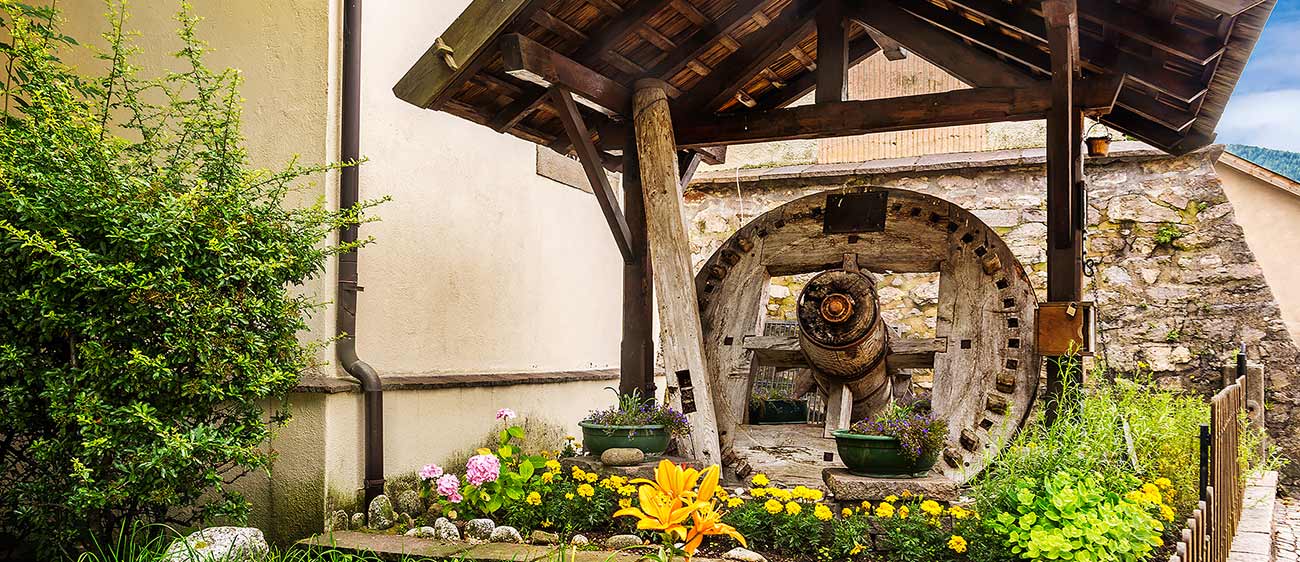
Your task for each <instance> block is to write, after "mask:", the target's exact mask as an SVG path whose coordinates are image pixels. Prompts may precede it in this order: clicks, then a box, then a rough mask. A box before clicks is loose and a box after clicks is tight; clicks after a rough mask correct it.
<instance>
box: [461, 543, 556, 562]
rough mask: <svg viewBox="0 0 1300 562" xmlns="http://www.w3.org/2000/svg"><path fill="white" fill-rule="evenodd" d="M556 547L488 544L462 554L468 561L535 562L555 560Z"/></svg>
mask: <svg viewBox="0 0 1300 562" xmlns="http://www.w3.org/2000/svg"><path fill="white" fill-rule="evenodd" d="M555 550H556V547H553V546H536V545H531V544H507V543H486V544H480V545H478V546H474V547H472V548H470V549H469V550H466V551H464V552H462V553H460V555H459V556H461V557H464V558H465V559H467V560H483V561H485V562H533V561H534V560H542V559H549V558H554V556H553V555H554V554H555Z"/></svg>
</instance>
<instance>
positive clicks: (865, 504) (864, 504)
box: [862, 500, 871, 511]
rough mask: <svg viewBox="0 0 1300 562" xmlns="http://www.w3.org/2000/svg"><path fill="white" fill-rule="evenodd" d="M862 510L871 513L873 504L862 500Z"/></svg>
mask: <svg viewBox="0 0 1300 562" xmlns="http://www.w3.org/2000/svg"><path fill="white" fill-rule="evenodd" d="M862 509H865V510H867V511H871V502H869V501H867V500H862Z"/></svg>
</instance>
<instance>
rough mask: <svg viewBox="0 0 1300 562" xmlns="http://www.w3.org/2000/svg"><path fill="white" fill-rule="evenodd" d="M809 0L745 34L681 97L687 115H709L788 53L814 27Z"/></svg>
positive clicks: (788, 8) (799, 0)
mask: <svg viewBox="0 0 1300 562" xmlns="http://www.w3.org/2000/svg"><path fill="white" fill-rule="evenodd" d="M808 6H809V3H808V2H806V1H801V0H796V1H795V2H793V3H791V4H790V5H789V6H786V8H785V9H784V10H782V11H781V13H780V15H778V16H777V17H776V18H775V19H773V20H772V21H771V22H769V23H768V24H767V26H765V27H763V28H762V29H760V30H758V31H755V32H753V33H751V34H749V35H746V36H745V37H744V39H743V41H742V42H741V48H740V50H739V51H736V52H734V53H732V54H731V56H730V57H727V59H726V60H725V61H724V63H723V64H722V65H720V66H719V67H718V68H715V69H714V70H713V72H712V73H710V74H709V75H708V76H705V77H704V78H702V79H701V80H700V81H699V83H698V84H696V85H695V86H694V87H693V88H692V89H691V91H690V92H689V93H687V94H686V95H684V96H682V97H681V98H680V99H679V100H678V107H681V108H684V110H685V111H686V113H687V114H701V115H707V114H711V113H713V112H714V111H715V110H716V109H718V108H719V107H721V106H722V105H723V104H724V103H726V102H727V100H730V99H732V98H733V97H735V95H736V92H737V91H739V90H740V89H741V88H743V87H744V86H745V83H747V82H749V80H751V79H752V78H753V77H754V76H757V75H758V74H759V72H760V71H762V69H763V68H766V67H768V66H771V64H772V63H773V62H774V61H775V60H776V59H777V58H778V57H780V56H781V55H783V54H785V53H787V52H788V51H790V49H792V48H793V47H794V46H795V45H796V44H798V42H799V41H801V40H802V39H803V38H804V37H806V36H807V35H808V32H809V31H811V30H812V29H813V21H812V20H811V19H809V18H808V16H809V15H810V12H809V11H808Z"/></svg>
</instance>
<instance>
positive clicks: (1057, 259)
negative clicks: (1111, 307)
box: [1043, 0, 1086, 424]
mask: <svg viewBox="0 0 1300 562" xmlns="http://www.w3.org/2000/svg"><path fill="white" fill-rule="evenodd" d="M1043 15H1044V17H1045V18H1046V20H1047V35H1048V45H1049V47H1050V48H1051V56H1052V107H1051V109H1050V110H1049V111H1048V113H1047V300H1048V301H1052V302H1062V301H1078V300H1080V299H1081V298H1082V296H1083V229H1084V227H1085V224H1084V223H1085V222H1086V221H1085V220H1084V209H1083V201H1082V199H1083V197H1082V182H1083V161H1082V149H1081V146H1082V144H1083V139H1082V130H1081V129H1082V128H1083V114H1082V112H1081V111H1080V108H1079V105H1078V104H1077V103H1076V101H1077V100H1076V98H1075V96H1074V82H1075V79H1076V74H1078V72H1079V26H1078V23H1079V22H1078V11H1077V7H1076V5H1075V0H1046V1H1045V2H1043ZM1047 359H1048V360H1047V396H1046V398H1047V412H1046V418H1047V422H1048V423H1049V424H1050V423H1052V422H1054V421H1055V420H1056V416H1057V413H1058V410H1059V408H1060V398H1061V395H1062V393H1063V392H1064V388H1065V386H1066V385H1067V384H1069V385H1071V386H1074V387H1076V388H1077V386H1078V385H1080V384H1082V382H1083V370H1082V367H1081V366H1076V367H1075V368H1073V369H1072V370H1069V371H1067V370H1066V365H1065V361H1064V360H1063V358H1061V357H1048V358H1047ZM1067 377H1068V378H1069V380H1068V381H1067V380H1066V378H1067Z"/></svg>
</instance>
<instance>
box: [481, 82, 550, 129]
mask: <svg viewBox="0 0 1300 562" xmlns="http://www.w3.org/2000/svg"><path fill="white" fill-rule="evenodd" d="M545 102H546V90H543V89H541V88H538V91H537V92H536V93H533V94H525V93H521V94H520V96H519V97H518V98H516V99H515V100H514V101H512V102H510V104H509V105H507V106H505V107H503V108H501V111H498V112H497V114H496V115H494V116H493V117H492V120H491V121H488V126H489V127H492V130H493V131H496V132H498V133H504V132H506V131H508V130H510V129H512V128H514V126H515V125H518V124H519V122H520V121H523V120H524V119H527V118H528V116H529V115H532V114H533V112H534V111H537V108H539V107H541V106H542V104H544V103H545Z"/></svg>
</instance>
